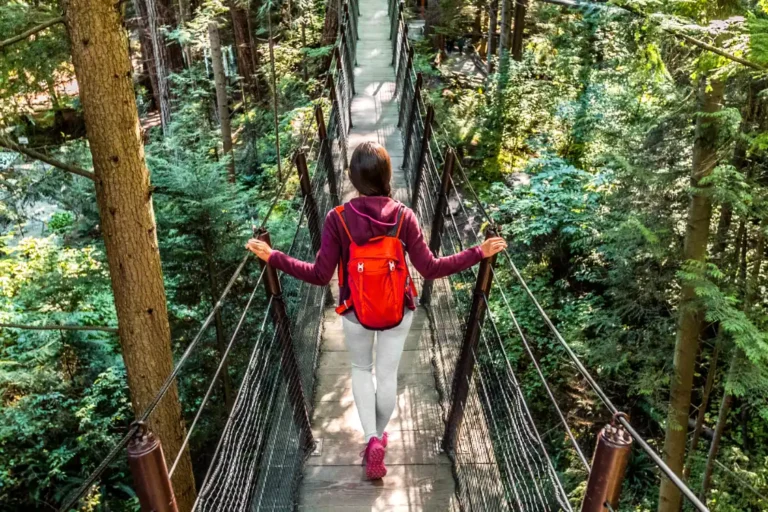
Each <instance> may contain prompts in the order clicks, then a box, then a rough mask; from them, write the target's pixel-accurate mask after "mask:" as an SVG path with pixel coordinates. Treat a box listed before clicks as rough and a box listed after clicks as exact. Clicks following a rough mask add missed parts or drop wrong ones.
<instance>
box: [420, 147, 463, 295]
mask: <svg viewBox="0 0 768 512" xmlns="http://www.w3.org/2000/svg"><path fill="white" fill-rule="evenodd" d="M455 162H456V154H455V153H454V152H453V149H451V148H448V149H447V150H446V151H445V160H444V163H443V179H442V181H441V182H440V192H439V194H440V195H439V196H438V197H437V205H436V206H435V213H434V215H433V216H432V229H431V230H430V236H429V250H430V251H432V254H434V255H435V256H437V255H438V253H439V252H440V245H441V243H442V236H443V226H444V225H445V208H446V207H447V206H448V190H449V189H450V186H451V176H452V175H453V165H454V163H455ZM433 283H434V281H433V280H432V279H429V280H427V281H424V286H423V287H422V288H421V301H420V302H421V303H422V304H429V303H430V300H431V298H432V285H433Z"/></svg>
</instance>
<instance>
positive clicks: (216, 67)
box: [208, 21, 236, 183]
mask: <svg viewBox="0 0 768 512" xmlns="http://www.w3.org/2000/svg"><path fill="white" fill-rule="evenodd" d="M208 37H209V39H210V42H211V65H212V66H213V80H214V82H215V84H216V105H217V106H218V111H219V123H220V124H221V142H222V145H223V149H224V156H229V162H228V163H227V169H228V172H229V181H230V182H232V183H234V182H235V177H236V176H235V155H234V154H232V127H231V125H230V123H229V99H228V98H227V77H226V76H225V75H224V62H223V59H222V56H221V41H220V40H219V27H218V25H217V23H216V22H215V21H211V22H210V23H208Z"/></svg>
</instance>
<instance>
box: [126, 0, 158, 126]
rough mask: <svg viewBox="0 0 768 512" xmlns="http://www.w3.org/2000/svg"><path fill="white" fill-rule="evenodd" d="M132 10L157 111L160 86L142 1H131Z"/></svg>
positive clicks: (145, 11) (145, 7)
mask: <svg viewBox="0 0 768 512" xmlns="http://www.w3.org/2000/svg"><path fill="white" fill-rule="evenodd" d="M133 8H134V10H135V11H136V17H137V18H138V27H139V43H140V45H141V60H142V64H143V66H144V69H145V70H146V71H147V74H148V75H149V83H150V85H151V86H152V99H153V102H154V104H155V108H156V109H157V110H158V111H159V110H160V109H161V104H162V101H163V99H162V94H161V93H160V84H159V83H158V82H157V64H156V63H155V50H154V47H153V45H152V35H151V34H150V30H149V21H148V16H147V6H146V4H145V3H144V0H133Z"/></svg>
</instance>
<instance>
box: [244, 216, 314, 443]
mask: <svg viewBox="0 0 768 512" xmlns="http://www.w3.org/2000/svg"><path fill="white" fill-rule="evenodd" d="M254 236H255V238H258V239H259V240H261V241H264V242H267V243H268V244H269V245H270V246H271V245H272V241H271V240H270V238H269V232H267V230H266V229H260V230H257V231H256V232H254ZM259 262H260V263H261V267H262V268H264V288H265V289H266V291H267V296H268V297H271V298H272V310H271V315H272V321H273V322H274V324H275V329H276V330H277V337H278V338H279V340H280V345H281V346H282V354H281V357H280V366H281V368H282V371H283V377H284V378H285V380H286V383H287V384H288V398H289V399H290V401H291V406H292V408H293V420H294V422H295V423H296V426H297V427H298V428H299V430H300V431H301V434H302V439H300V440H299V442H300V446H302V448H304V449H305V450H309V449H311V448H312V447H313V446H314V439H313V438H312V429H311V426H310V425H311V424H310V421H309V412H308V410H307V398H306V394H305V393H304V389H303V387H302V385H301V378H300V375H301V373H300V368H299V361H298V359H297V358H296V352H295V350H294V347H293V338H292V337H291V322H290V320H289V319H288V313H287V310H286V307H285V301H284V300H283V289H282V288H281V286H280V280H279V279H278V277H277V270H275V267H273V266H271V265H267V263H266V262H264V261H263V260H259Z"/></svg>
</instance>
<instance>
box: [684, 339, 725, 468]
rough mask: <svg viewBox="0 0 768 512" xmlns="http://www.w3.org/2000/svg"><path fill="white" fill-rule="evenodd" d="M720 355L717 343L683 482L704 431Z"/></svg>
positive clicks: (710, 362)
mask: <svg viewBox="0 0 768 512" xmlns="http://www.w3.org/2000/svg"><path fill="white" fill-rule="evenodd" d="M719 355H720V342H719V341H718V342H717V344H716V345H715V348H714V349H713V350H712V357H710V359H709V369H708V370H707V380H706V382H705V383H704V390H703V391H702V393H701V404H699V412H698V414H697V415H696V425H695V426H694V428H693V437H691V447H690V449H689V450H688V464H686V466H685V469H684V470H683V480H684V481H687V480H688V478H689V477H690V476H691V466H692V465H693V456H694V455H695V454H696V449H697V448H698V447H699V439H700V438H701V431H702V430H703V429H704V416H705V415H706V414H707V407H708V406H709V395H710V393H712V386H713V385H714V383H715V374H716V373H717V359H718V357H719Z"/></svg>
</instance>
